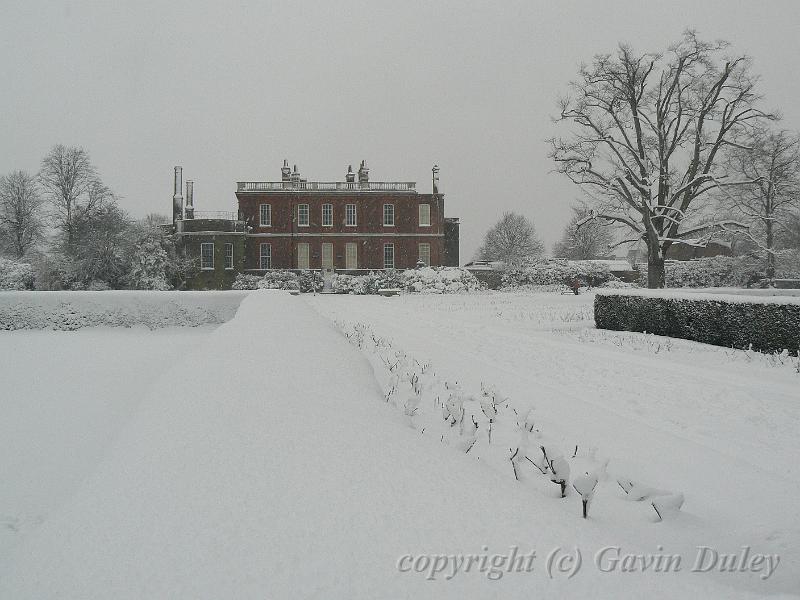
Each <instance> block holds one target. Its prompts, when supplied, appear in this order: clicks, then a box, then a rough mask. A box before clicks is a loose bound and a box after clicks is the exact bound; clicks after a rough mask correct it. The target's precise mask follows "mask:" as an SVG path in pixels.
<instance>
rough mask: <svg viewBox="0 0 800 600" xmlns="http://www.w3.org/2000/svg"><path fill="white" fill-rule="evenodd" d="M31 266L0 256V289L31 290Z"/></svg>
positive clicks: (32, 278) (32, 276) (32, 275)
mask: <svg viewBox="0 0 800 600" xmlns="http://www.w3.org/2000/svg"><path fill="white" fill-rule="evenodd" d="M33 283H34V274H33V266H31V265H29V264H28V263H21V262H15V261H13V260H7V259H5V258H0V290H32V289H33Z"/></svg>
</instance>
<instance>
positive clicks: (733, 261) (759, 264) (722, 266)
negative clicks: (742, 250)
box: [639, 250, 800, 288]
mask: <svg viewBox="0 0 800 600" xmlns="http://www.w3.org/2000/svg"><path fill="white" fill-rule="evenodd" d="M775 275H776V277H777V278H779V279H796V278H798V277H800V251H797V250H785V251H782V252H778V253H777V256H776V272H775ZM665 276H666V284H667V287H698V288H705V287H742V286H745V285H747V284H748V283H754V282H755V281H757V280H758V279H763V278H765V277H766V276H767V275H766V264H765V261H764V259H763V258H757V257H752V256H714V257H711V258H699V259H696V260H676V261H669V262H667V263H666V265H665ZM639 284H640V285H641V286H642V287H645V286H647V270H646V269H642V270H641V271H640V278H639Z"/></svg>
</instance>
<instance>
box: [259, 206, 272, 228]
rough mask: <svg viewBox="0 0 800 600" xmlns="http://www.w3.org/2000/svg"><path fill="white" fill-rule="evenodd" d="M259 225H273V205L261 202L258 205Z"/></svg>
mask: <svg viewBox="0 0 800 600" xmlns="http://www.w3.org/2000/svg"><path fill="white" fill-rule="evenodd" d="M258 225H259V227H272V205H271V204H260V205H259V207H258Z"/></svg>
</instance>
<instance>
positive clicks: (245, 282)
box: [231, 273, 261, 290]
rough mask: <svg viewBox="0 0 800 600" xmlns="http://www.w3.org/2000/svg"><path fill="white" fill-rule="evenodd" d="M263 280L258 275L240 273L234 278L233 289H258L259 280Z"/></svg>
mask: <svg viewBox="0 0 800 600" xmlns="http://www.w3.org/2000/svg"><path fill="white" fill-rule="evenodd" d="M260 280H261V277H259V276H258V275H250V274H248V273H239V274H238V275H236V279H235V280H234V282H233V284H232V285H231V289H234V290H257V289H258V282H259V281H260Z"/></svg>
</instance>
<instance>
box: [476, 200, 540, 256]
mask: <svg viewBox="0 0 800 600" xmlns="http://www.w3.org/2000/svg"><path fill="white" fill-rule="evenodd" d="M542 252H544V245H543V244H542V242H541V241H540V240H539V238H538V237H536V229H535V228H534V226H533V223H531V222H530V221H529V220H528V219H527V218H526V217H524V216H523V215H518V214H517V213H514V212H506V213H503V216H502V217H501V218H500V220H499V221H498V222H497V223H495V224H494V225H493V226H492V227H491V228H490V229H489V231H487V232H486V235H485V236H484V238H483V244H482V245H481V247H480V248H479V250H478V256H479V257H480V258H481V259H483V260H501V261H503V262H505V263H506V264H508V265H517V264H520V263H521V262H523V261H524V260H526V259H529V258H535V257H536V256H539V255H541V254H542Z"/></svg>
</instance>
